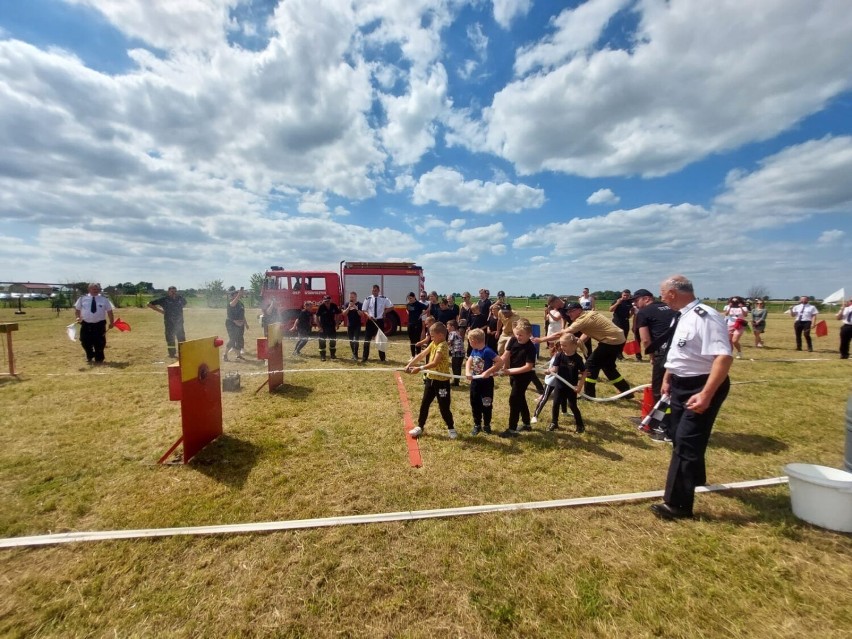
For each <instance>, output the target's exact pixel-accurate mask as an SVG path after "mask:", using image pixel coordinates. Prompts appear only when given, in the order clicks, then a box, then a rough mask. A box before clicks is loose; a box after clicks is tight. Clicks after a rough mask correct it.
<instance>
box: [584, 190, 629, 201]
mask: <svg viewBox="0 0 852 639" xmlns="http://www.w3.org/2000/svg"><path fill="white" fill-rule="evenodd" d="M620 201H621V198H620V197H618V196H617V195H616V194H615V193H613V192H612V190H611V189H598V190H597V191H595V192H594V193H592V194H591V195H590V196H589V197H587V198H586V204H618V203H619V202H620Z"/></svg>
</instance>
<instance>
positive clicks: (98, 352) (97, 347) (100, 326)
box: [80, 320, 106, 362]
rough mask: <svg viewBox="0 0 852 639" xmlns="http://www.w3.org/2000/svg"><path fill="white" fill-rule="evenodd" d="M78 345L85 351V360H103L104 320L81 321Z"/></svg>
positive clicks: (104, 341)
mask: <svg viewBox="0 0 852 639" xmlns="http://www.w3.org/2000/svg"><path fill="white" fill-rule="evenodd" d="M80 346H82V347H83V350H84V351H86V360H87V361H89V362H92V361H94V362H102V361H104V348H105V347H106V320H102V321H100V322H83V323H82V324H80Z"/></svg>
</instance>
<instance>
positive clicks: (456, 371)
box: [450, 357, 464, 386]
mask: <svg viewBox="0 0 852 639" xmlns="http://www.w3.org/2000/svg"><path fill="white" fill-rule="evenodd" d="M463 364H464V357H451V358H450V367H451V368H452V369H453V375H456V377H455V379H453V382H452V384H453V386H458V385H459V381H460V380H459V376H460V375H461V372H462V365H463Z"/></svg>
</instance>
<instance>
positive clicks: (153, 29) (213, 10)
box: [66, 0, 239, 50]
mask: <svg viewBox="0 0 852 639" xmlns="http://www.w3.org/2000/svg"><path fill="white" fill-rule="evenodd" d="M66 1H67V2H69V3H72V4H80V5H85V6H88V7H90V8H92V9H95V10H97V11H98V12H100V13H101V14H103V15H104V17H105V18H106V19H107V20H109V22H110V23H112V24H113V25H114V26H115V27H116V28H117V29H118V30H119V31H121V32H123V33H125V34H126V35H128V36H130V37H133V38H138V39H140V40H143V41H145V42H147V43H148V44H150V45H152V46H154V47H157V48H159V49H166V50H169V49H203V48H208V47H214V46H217V45H219V44H221V43H223V42H224V39H225V38H224V36H225V30H226V28H227V27H228V24H229V18H228V12H229V9H231V8H233V7H234V6H236V5H237V4H238V2H239V0H180V2H174V1H173V0H66Z"/></svg>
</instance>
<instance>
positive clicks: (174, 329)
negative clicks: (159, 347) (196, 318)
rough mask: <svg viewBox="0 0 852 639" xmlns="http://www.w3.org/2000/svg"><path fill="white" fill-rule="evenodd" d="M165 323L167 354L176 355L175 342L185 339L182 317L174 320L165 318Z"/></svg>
mask: <svg viewBox="0 0 852 639" xmlns="http://www.w3.org/2000/svg"><path fill="white" fill-rule="evenodd" d="M165 324H166V347H168V349H169V355H177V342H185V341H186V333H184V331H183V318H181V319H179V320H175V321H171V322H170V321H169V320H165Z"/></svg>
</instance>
